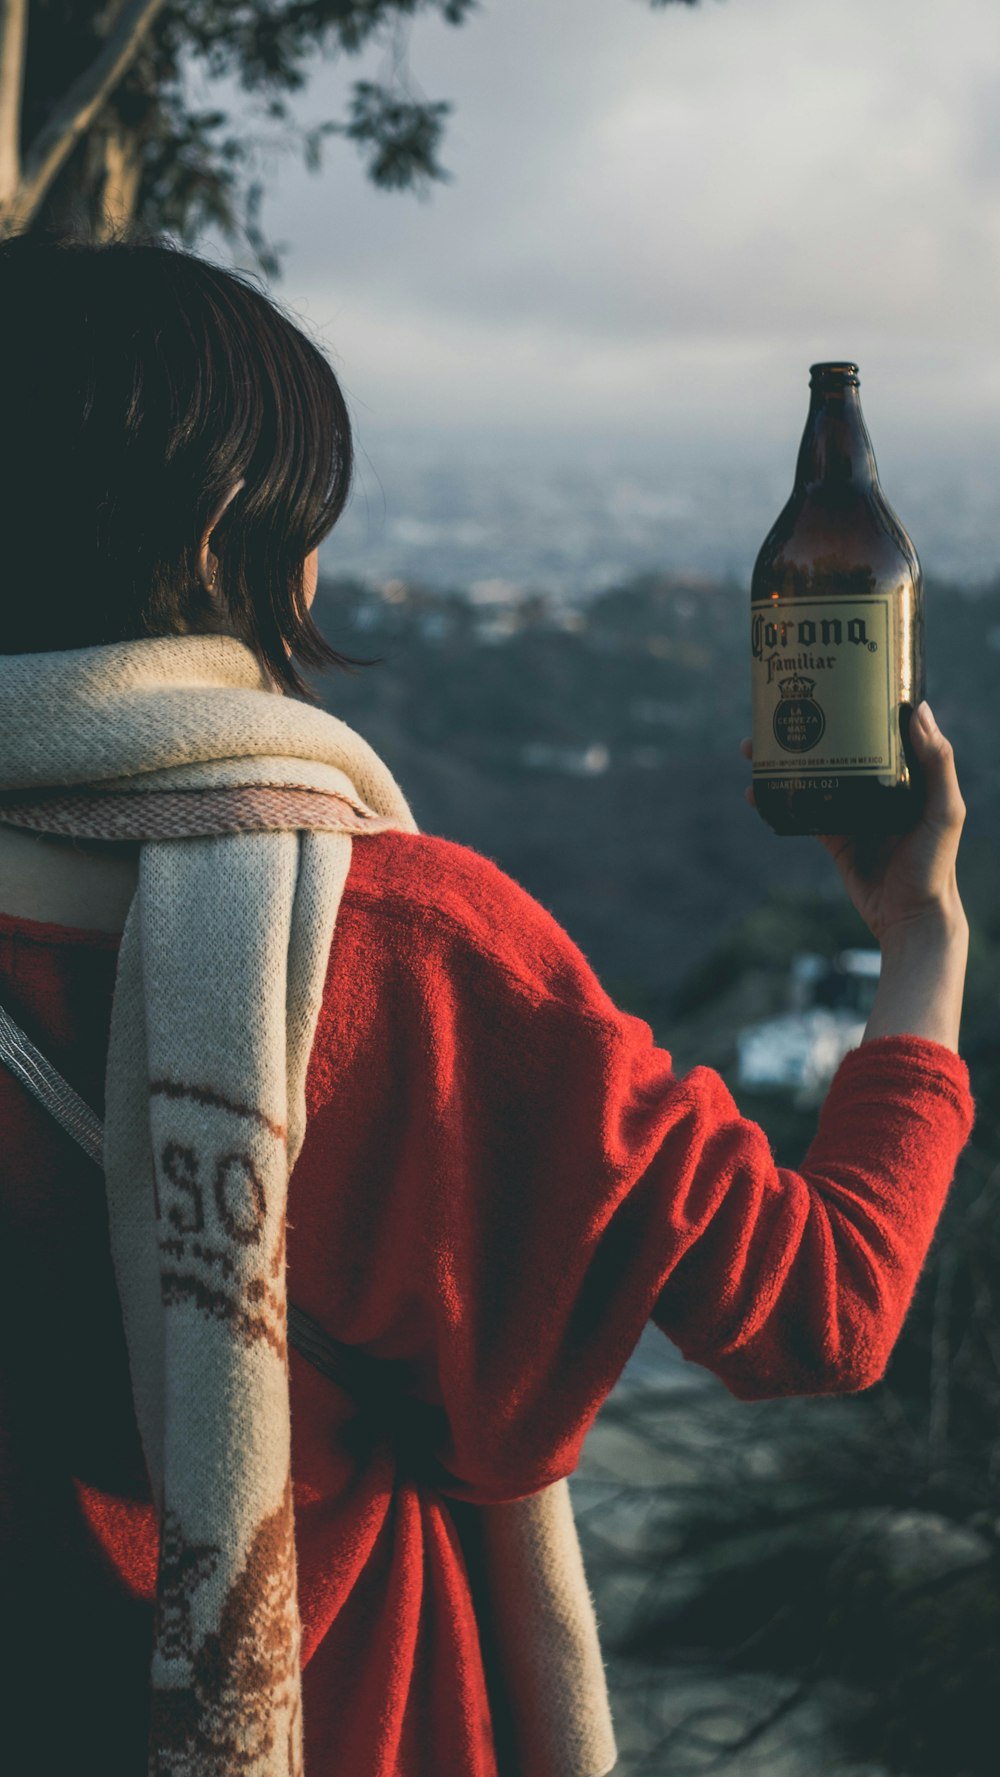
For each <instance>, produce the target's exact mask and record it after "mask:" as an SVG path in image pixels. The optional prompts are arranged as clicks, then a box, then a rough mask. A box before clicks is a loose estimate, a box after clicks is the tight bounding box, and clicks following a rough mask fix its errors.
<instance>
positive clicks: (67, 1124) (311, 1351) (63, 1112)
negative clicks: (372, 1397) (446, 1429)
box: [0, 1006, 380, 1385]
mask: <svg viewBox="0 0 1000 1777" xmlns="http://www.w3.org/2000/svg"><path fill="white" fill-rule="evenodd" d="M0 1061H3V1062H5V1063H6V1065H7V1066H8V1067H9V1068H10V1071H11V1073H12V1074H14V1075H16V1077H17V1079H19V1080H20V1081H21V1084H22V1085H23V1086H26V1087H27V1088H28V1091H29V1092H33V1093H34V1095H35V1097H36V1098H37V1099H38V1100H39V1101H40V1102H41V1103H42V1104H43V1105H44V1106H45V1108H46V1110H48V1111H50V1112H51V1114H52V1116H53V1117H55V1119H56V1121H57V1123H60V1124H61V1125H62V1127H63V1129H65V1131H66V1133H67V1135H71V1136H72V1137H73V1138H74V1140H75V1141H78V1142H79V1144H80V1146H81V1148H83V1149H84V1150H85V1152H86V1153H87V1154H88V1155H89V1156H90V1159H91V1160H93V1161H94V1162H95V1164H96V1165H97V1166H100V1167H103V1165H104V1124H103V1123H102V1122H101V1119H100V1117H99V1116H98V1115H97V1112H96V1111H93V1110H91V1108H90V1105H89V1104H87V1102H86V1100H85V1099H82V1098H81V1097H80V1094H79V1093H78V1092H74V1090H73V1088H72V1086H71V1085H70V1083H69V1081H68V1080H64V1079H63V1076H62V1074H61V1073H60V1072H59V1070H58V1068H55V1067H53V1065H52V1063H51V1061H49V1060H48V1058H47V1057H46V1056H45V1055H43V1054H42V1051H41V1050H40V1049H39V1048H36V1046H35V1044H34V1043H33V1042H32V1041H31V1038H30V1037H29V1036H26V1035H25V1033H24V1031H23V1030H22V1029H21V1026H20V1025H19V1024H17V1023H15V1021H14V1019H13V1018H12V1017H11V1015H10V1013H9V1012H7V1011H5V1010H4V1008H3V1007H2V1006H0ZM288 1337H289V1340H290V1342H291V1344H292V1345H294V1346H295V1348H296V1350H297V1351H300V1352H301V1353H302V1356H303V1357H304V1358H306V1359H307V1360H308V1361H309V1363H311V1364H313V1365H314V1366H315V1368H316V1369H317V1370H322V1372H323V1374H324V1375H325V1376H330V1377H332V1378H333V1380H334V1381H335V1382H339V1383H341V1385H343V1384H344V1381H345V1373H346V1372H347V1368H348V1366H349V1365H350V1364H352V1363H353V1364H354V1366H355V1370H356V1371H357V1372H358V1379H360V1377H361V1376H362V1375H364V1377H365V1378H367V1374H368V1372H367V1369H365V1370H364V1371H362V1369H361V1366H362V1363H366V1364H367V1365H369V1366H371V1367H372V1368H373V1369H378V1368H379V1367H380V1366H379V1365H378V1364H377V1362H376V1360H375V1359H372V1358H368V1359H364V1357H363V1354H362V1353H361V1352H358V1353H354V1352H353V1350H352V1348H351V1347H350V1346H346V1345H340V1344H339V1343H338V1341H337V1340H335V1339H333V1338H331V1336H330V1334H329V1333H327V1332H326V1331H324V1329H323V1328H322V1327H321V1326H320V1324H319V1322H318V1321H316V1320H314V1319H313V1317H312V1315H311V1314H306V1312H305V1310H304V1309H302V1308H298V1307H297V1306H296V1304H295V1303H294V1302H289V1304H288ZM351 1376H352V1378H354V1371H352V1372H351Z"/></svg>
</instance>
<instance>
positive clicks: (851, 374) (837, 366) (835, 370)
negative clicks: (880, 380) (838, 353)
mask: <svg viewBox="0 0 1000 1777" xmlns="http://www.w3.org/2000/svg"><path fill="white" fill-rule="evenodd" d="M860 382H861V377H860V375H859V373H858V367H857V365H856V364H850V363H848V361H847V360H846V359H844V358H837V359H834V360H832V361H831V362H829V363H824V364H810V366H809V383H810V387H811V388H816V386H817V384H822V385H823V386H824V387H826V388H833V389H843V388H854V389H856V388H858V386H859V384H860Z"/></svg>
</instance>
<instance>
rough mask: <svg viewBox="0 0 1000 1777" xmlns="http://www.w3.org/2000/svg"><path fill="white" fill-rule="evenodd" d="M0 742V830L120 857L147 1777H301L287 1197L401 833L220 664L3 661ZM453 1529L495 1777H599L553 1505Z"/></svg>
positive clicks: (557, 1505)
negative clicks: (495, 1714) (488, 1677)
mask: <svg viewBox="0 0 1000 1777" xmlns="http://www.w3.org/2000/svg"><path fill="white" fill-rule="evenodd" d="M0 734H2V735H3V746H2V753H0V793H2V794H0V820H3V821H4V822H7V823H14V824H17V825H21V826H24V827H29V828H34V829H36V830H38V831H43V832H45V831H47V832H52V833H60V832H61V833H77V834H88V833H89V834H92V835H98V836H103V837H105V838H118V839H121V838H129V837H131V838H133V839H139V840H140V841H141V844H140V850H139V872H138V886H137V890H136V893H135V896H134V898H133V901H132V904H131V906H130V908H129V912H128V917H127V919H126V922H125V927H124V931H123V933H122V938H121V947H120V951H119V960H118V968H117V975H116V980H115V990H114V1001H113V1006H112V1016H111V1034H110V1044H109V1050H108V1061H107V1077H106V1106H105V1136H104V1172H105V1179H106V1188H107V1207H108V1222H109V1230H110V1243H111V1254H112V1260H113V1264H114V1270H115V1276H116V1280H117V1285H118V1289H119V1293H120V1297H121V1306H122V1318H123V1324H124V1329H125V1337H126V1342H127V1347H128V1358H129V1368H130V1376H131V1382H132V1391H133V1398H134V1402H135V1411H136V1418H137V1422H138V1427H139V1432H140V1436H141V1439H142V1446H143V1451H144V1455H145V1459H146V1464H147V1468H148V1472H149V1480H150V1487H151V1491H152V1497H153V1500H154V1503H155V1507H156V1512H157V1519H158V1524H159V1537H160V1547H159V1562H158V1568H157V1580H156V1605H155V1615H154V1628H153V1655H152V1667H151V1674H150V1677H151V1713H150V1739H149V1762H148V1771H149V1777H302V1774H303V1753H302V1691H301V1670H300V1667H301V1647H300V1637H301V1624H300V1619H299V1612H298V1599H297V1576H296V1562H295V1542H294V1534H293V1531H294V1521H293V1510H292V1484H291V1467H290V1443H291V1421H290V1410H289V1393H288V1340H287V1296H286V1280H285V1209H286V1199H287V1190H288V1177H289V1173H290V1172H291V1169H292V1167H293V1166H294V1164H295V1161H296V1158H297V1156H298V1154H299V1151H300V1149H301V1147H302V1141H303V1137H304V1134H305V1117H306V1110H305V1079H306V1068H307V1064H308V1060H309V1053H310V1049H311V1046H312V1041H313V1037H314V1033H315V1028H316V1022H317V1017H318V1014H319V1010H320V1006H321V1003H322V997H323V990H324V983H325V979H326V970H327V960H328V955H329V950H330V944H331V939H332V937H333V932H334V927H335V923H336V918H337V911H338V907H339V904H340V897H341V894H342V891H343V887H344V883H345V881H346V878H347V873H348V869H349V866H350V860H351V846H352V842H353V838H354V837H355V836H363V835H364V834H366V833H373V832H381V831H384V830H385V829H386V828H396V829H399V830H401V831H403V832H410V833H415V832H417V831H418V828H417V825H416V822H415V821H414V818H413V815H412V814H411V812H410V809H409V807H408V805H407V802H406V799H405V797H404V796H403V794H402V791H401V790H400V788H399V786H398V784H397V783H396V781H395V779H394V778H393V776H392V774H391V772H390V771H389V770H388V768H387V767H386V765H385V764H384V763H383V762H382V760H381V759H380V758H379V757H378V755H377V754H376V753H375V752H374V751H373V749H372V748H371V747H370V746H369V745H368V743H367V742H366V741H364V740H363V739H362V738H361V736H360V735H358V734H356V733H355V732H354V731H353V730H352V729H351V728H349V727H348V726H347V725H346V724H345V723H344V722H342V721H340V720H339V719H338V718H337V717H335V716H332V715H329V714H327V713H326V712H324V711H322V710H319V709H317V708H315V707H313V706H311V705H309V704H307V703H305V702H304V701H302V700H301V699H297V698H290V697H286V696H283V695H282V694H281V693H280V692H278V691H276V689H275V687H274V685H273V683H272V681H271V680H270V679H269V678H268V677H267V676H266V675H265V674H264V673H263V672H262V671H261V668H260V666H259V664H258V662H257V661H256V659H255V657H254V655H253V653H252V651H251V650H250V649H249V648H247V647H246V646H245V645H244V644H243V643H242V642H240V641H238V640H237V639H236V638H235V637H231V636H195V635H182V636H172V637H164V638H155V639H150V640H143V641H136V642H125V643H120V644H114V645H111V646H107V647H98V648H87V649H77V650H72V651H69V652H64V653H55V652H53V653H46V654H34V655H7V656H3V657H0ZM474 1188H475V1181H474V1180H473V1181H470V1189H474ZM475 1515H476V1517H477V1519H478V1526H477V1528H478V1532H479V1543H478V1547H479V1550H480V1555H481V1558H482V1560H483V1561H484V1562H485V1567H484V1570H483V1571H484V1573H485V1579H484V1580H483V1581H482V1582H480V1583H481V1584H482V1585H483V1588H484V1589H483V1591H482V1592H481V1595H480V1596H479V1597H478V1598H477V1600H476V1610H477V1616H479V1615H480V1614H481V1613H489V1618H490V1621H489V1624H488V1628H489V1633H490V1635H491V1636H492V1637H493V1639H494V1641H495V1644H496V1646H497V1647H498V1650H499V1659H500V1662H501V1665H502V1669H503V1683H504V1686H505V1689H506V1698H507V1704H508V1706H509V1710H510V1714H511V1716H512V1717H513V1719H514V1721H515V1723H516V1736H515V1739H516V1751H515V1752H514V1753H513V1754H512V1760H513V1766H512V1768H513V1770H515V1771H516V1773H517V1777H605V1774H606V1773H607V1772H608V1771H610V1770H611V1768H612V1766H613V1764H614V1762H615V1757H616V1749H615V1742H614V1735H613V1731H612V1724H611V1718H610V1712H609V1708H608V1698H607V1689H606V1682H605V1675H604V1668H603V1663H602V1659H601V1654H600V1647H599V1642H598V1635H597V1625H596V1619H595V1617H594V1610H593V1602H592V1599H591V1597H590V1594H589V1591H588V1589H587V1584H586V1579H585V1575H584V1570H583V1563H582V1558H581V1553H580V1546H579V1541H578V1538H577V1534H576V1527H575V1523H574V1520H573V1513H572V1506H571V1503H570V1496H569V1489H568V1485H567V1483H566V1481H560V1482H557V1483H556V1484H555V1485H553V1486H550V1487H548V1488H546V1489H544V1490H543V1491H542V1492H540V1493H536V1494H534V1495H532V1496H531V1497H530V1498H527V1499H523V1500H517V1501H514V1502H512V1503H510V1504H507V1505H502V1506H483V1507H478V1508H475ZM469 1571H470V1577H471V1574H472V1563H471V1561H470V1567H469ZM474 1595H475V1594H474ZM486 1626H487V1625H486V1624H485V1623H484V1627H486ZM344 1777H355V1774H354V1773H345V1774H344Z"/></svg>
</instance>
